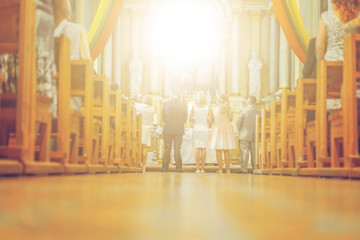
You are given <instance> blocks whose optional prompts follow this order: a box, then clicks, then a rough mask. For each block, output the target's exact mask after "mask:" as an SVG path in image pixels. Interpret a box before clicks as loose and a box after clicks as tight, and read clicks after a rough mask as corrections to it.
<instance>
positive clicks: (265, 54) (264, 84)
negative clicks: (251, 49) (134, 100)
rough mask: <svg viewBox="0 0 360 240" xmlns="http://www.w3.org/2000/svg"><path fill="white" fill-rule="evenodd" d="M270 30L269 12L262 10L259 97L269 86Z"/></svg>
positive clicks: (265, 93)
mask: <svg viewBox="0 0 360 240" xmlns="http://www.w3.org/2000/svg"><path fill="white" fill-rule="evenodd" d="M270 30H271V14H270V13H268V12H266V11H264V14H263V15H262V17H261V31H260V32H261V37H260V59H261V61H262V62H263V68H262V70H261V82H260V97H265V96H268V95H269V88H270V69H269V67H270V51H271V50H270V41H269V39H270Z"/></svg>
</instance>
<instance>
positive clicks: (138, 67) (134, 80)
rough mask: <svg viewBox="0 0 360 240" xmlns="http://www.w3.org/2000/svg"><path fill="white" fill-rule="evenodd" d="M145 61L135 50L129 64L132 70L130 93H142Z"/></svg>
mask: <svg viewBox="0 0 360 240" xmlns="http://www.w3.org/2000/svg"><path fill="white" fill-rule="evenodd" d="M142 69H143V63H142V61H141V60H140V59H139V54H138V52H137V51H135V52H134V54H133V57H132V59H131V60H130V64H129V71H130V93H131V94H137V93H141V83H142Z"/></svg>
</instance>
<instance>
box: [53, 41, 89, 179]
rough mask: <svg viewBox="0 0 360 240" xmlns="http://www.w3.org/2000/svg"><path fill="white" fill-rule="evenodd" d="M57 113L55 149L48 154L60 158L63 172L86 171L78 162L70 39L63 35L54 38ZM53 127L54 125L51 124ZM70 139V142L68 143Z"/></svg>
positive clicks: (76, 119)
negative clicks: (72, 104)
mask: <svg viewBox="0 0 360 240" xmlns="http://www.w3.org/2000/svg"><path fill="white" fill-rule="evenodd" d="M55 52H56V56H57V57H56V59H57V67H58V73H57V86H58V88H57V90H58V91H57V92H58V114H57V121H56V122H55V125H56V126H55V127H56V128H55V131H54V133H53V134H52V136H53V137H54V138H56V140H57V151H56V152H52V153H51V154H50V157H51V159H60V160H61V162H62V163H63V164H64V171H65V173H87V172H88V171H89V170H88V167H87V166H86V165H85V164H84V163H79V161H78V155H79V138H80V119H81V117H82V115H81V113H80V112H77V111H75V110H74V109H72V108H71V106H70V95H71V77H70V71H71V69H70V41H69V39H68V38H67V37H66V36H65V35H63V36H61V37H60V38H58V39H56V51H55ZM53 129H54V126H53ZM69 140H70V144H69Z"/></svg>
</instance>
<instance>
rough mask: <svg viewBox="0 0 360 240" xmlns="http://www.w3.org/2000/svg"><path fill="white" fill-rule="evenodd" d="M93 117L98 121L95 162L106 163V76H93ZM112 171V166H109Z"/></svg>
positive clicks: (107, 120) (107, 107) (107, 151)
mask: <svg viewBox="0 0 360 240" xmlns="http://www.w3.org/2000/svg"><path fill="white" fill-rule="evenodd" d="M93 96H94V106H93V112H94V118H95V121H99V122H100V131H99V135H98V152H97V153H95V154H97V164H101V165H103V166H106V165H107V162H108V157H109V132H110V126H109V124H110V120H109V119H110V118H109V108H110V104H109V100H110V95H109V80H108V78H107V77H106V76H94V95H93ZM110 170H111V171H113V168H112V167H110Z"/></svg>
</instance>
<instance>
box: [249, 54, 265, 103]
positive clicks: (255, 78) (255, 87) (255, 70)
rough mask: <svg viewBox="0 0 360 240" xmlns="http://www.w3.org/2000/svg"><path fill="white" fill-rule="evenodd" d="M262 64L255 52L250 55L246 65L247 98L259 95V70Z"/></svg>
mask: <svg viewBox="0 0 360 240" xmlns="http://www.w3.org/2000/svg"><path fill="white" fill-rule="evenodd" d="M262 67H263V63H262V62H261V60H260V59H259V57H258V55H257V53H256V52H252V53H251V59H250V61H249V64H248V68H249V96H259V95H260V83H261V69H262Z"/></svg>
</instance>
